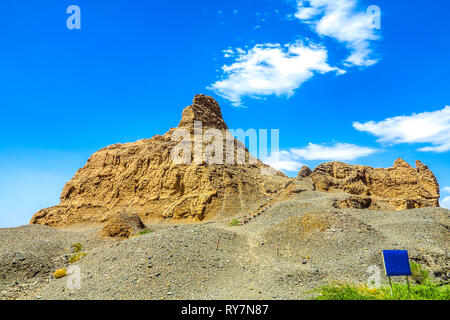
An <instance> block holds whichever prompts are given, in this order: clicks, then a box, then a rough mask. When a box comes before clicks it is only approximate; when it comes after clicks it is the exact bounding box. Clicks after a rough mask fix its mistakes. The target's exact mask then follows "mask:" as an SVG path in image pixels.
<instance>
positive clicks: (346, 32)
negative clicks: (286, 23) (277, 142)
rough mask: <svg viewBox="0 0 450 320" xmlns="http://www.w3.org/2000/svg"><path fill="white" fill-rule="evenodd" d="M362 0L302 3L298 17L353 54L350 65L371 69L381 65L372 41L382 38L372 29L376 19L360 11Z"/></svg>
mask: <svg viewBox="0 0 450 320" xmlns="http://www.w3.org/2000/svg"><path fill="white" fill-rule="evenodd" d="M357 4H358V0H299V1H298V11H297V13H296V14H295V17H296V18H297V19H299V20H300V21H302V22H304V23H308V24H310V25H311V27H312V29H313V30H314V31H315V32H316V33H317V34H318V35H320V36H326V37H330V38H333V39H336V40H337V41H339V42H340V43H343V44H344V45H345V46H346V47H347V48H348V49H349V50H350V51H351V54H350V56H348V57H347V59H346V60H345V64H346V65H347V66H366V67H367V66H371V65H373V64H375V63H377V61H378V60H377V59H376V58H374V57H372V55H373V50H372V49H371V42H372V41H374V40H378V39H379V36H378V35H377V33H376V30H375V29H374V28H369V24H370V23H371V20H372V17H371V16H370V15H367V13H366V11H358V10H357Z"/></svg>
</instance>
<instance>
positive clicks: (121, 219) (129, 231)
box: [102, 212, 145, 238]
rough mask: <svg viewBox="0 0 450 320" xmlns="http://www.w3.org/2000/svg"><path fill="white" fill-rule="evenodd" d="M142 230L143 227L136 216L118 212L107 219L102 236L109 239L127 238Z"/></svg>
mask: <svg viewBox="0 0 450 320" xmlns="http://www.w3.org/2000/svg"><path fill="white" fill-rule="evenodd" d="M144 229H145V225H144V224H143V223H142V221H141V218H140V217H139V216H138V215H137V214H132V213H126V212H119V213H116V214H113V215H112V216H111V217H110V218H108V220H107V221H106V224H105V226H104V227H103V229H102V235H103V236H105V237H110V238H129V237H130V236H131V235H133V234H136V233H138V232H139V231H142V230H144Z"/></svg>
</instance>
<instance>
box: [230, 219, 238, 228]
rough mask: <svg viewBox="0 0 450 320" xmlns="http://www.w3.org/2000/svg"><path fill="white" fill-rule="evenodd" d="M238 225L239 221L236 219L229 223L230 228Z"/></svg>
mask: <svg viewBox="0 0 450 320" xmlns="http://www.w3.org/2000/svg"><path fill="white" fill-rule="evenodd" d="M238 225H239V220H238V219H233V220H231V222H230V226H231V227H236V226H238Z"/></svg>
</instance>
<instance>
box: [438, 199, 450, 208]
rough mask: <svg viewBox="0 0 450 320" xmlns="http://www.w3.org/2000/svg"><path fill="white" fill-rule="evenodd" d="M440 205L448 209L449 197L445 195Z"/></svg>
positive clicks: (449, 205)
mask: <svg viewBox="0 0 450 320" xmlns="http://www.w3.org/2000/svg"><path fill="white" fill-rule="evenodd" d="M440 205H441V207H442V208H447V209H450V197H445V198H444V199H442V200H441V203H440Z"/></svg>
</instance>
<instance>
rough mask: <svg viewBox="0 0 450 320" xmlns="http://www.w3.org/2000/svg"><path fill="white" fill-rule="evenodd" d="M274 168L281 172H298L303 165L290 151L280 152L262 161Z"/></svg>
mask: <svg viewBox="0 0 450 320" xmlns="http://www.w3.org/2000/svg"><path fill="white" fill-rule="evenodd" d="M261 161H262V162H264V163H265V164H268V165H269V166H271V167H272V168H275V169H277V170H280V171H287V172H297V171H299V170H300V169H301V167H302V166H303V163H302V162H301V161H299V159H298V158H297V157H295V156H293V154H292V153H291V152H289V151H280V152H278V153H276V154H273V155H271V156H270V157H267V158H264V159H261Z"/></svg>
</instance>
